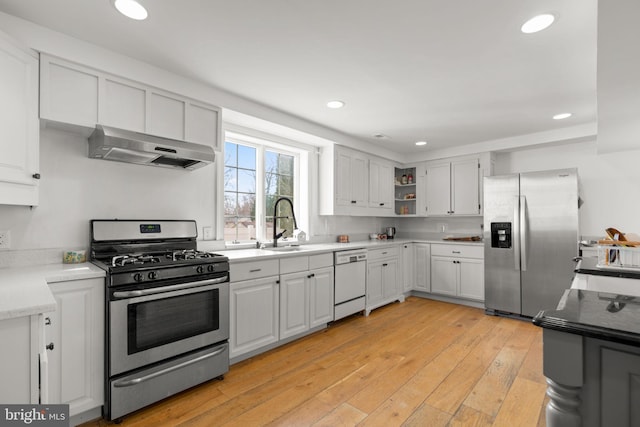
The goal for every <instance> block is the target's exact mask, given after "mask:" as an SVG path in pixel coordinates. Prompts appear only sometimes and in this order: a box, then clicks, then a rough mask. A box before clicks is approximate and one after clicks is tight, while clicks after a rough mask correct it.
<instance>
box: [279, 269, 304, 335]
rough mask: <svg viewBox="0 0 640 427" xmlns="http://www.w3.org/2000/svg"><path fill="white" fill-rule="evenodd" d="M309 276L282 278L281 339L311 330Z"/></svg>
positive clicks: (284, 276) (301, 274)
mask: <svg viewBox="0 0 640 427" xmlns="http://www.w3.org/2000/svg"><path fill="white" fill-rule="evenodd" d="M308 274H309V273H307V272H306V271H304V272H301V273H291V274H285V275H282V276H280V339H284V338H288V337H291V336H293V335H297V334H299V333H302V332H305V331H307V330H309V280H308V277H307V276H308Z"/></svg>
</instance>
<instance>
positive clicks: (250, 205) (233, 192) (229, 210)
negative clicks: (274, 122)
mask: <svg viewBox="0 0 640 427" xmlns="http://www.w3.org/2000/svg"><path fill="white" fill-rule="evenodd" d="M256 151H257V150H256V149H255V148H253V147H247V146H244V145H239V144H233V143H231V142H225V144H224V240H225V241H231V242H239V241H243V240H255V239H256V176H257V175H256V164H257V162H256Z"/></svg>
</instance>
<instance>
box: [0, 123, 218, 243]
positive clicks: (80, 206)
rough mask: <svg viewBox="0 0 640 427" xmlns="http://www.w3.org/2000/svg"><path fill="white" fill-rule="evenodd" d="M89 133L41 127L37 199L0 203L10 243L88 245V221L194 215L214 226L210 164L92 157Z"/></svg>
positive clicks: (0, 218)
mask: <svg viewBox="0 0 640 427" xmlns="http://www.w3.org/2000/svg"><path fill="white" fill-rule="evenodd" d="M87 145H88V143H87V139H86V138H83V137H82V136H80V135H76V134H72V133H66V132H62V131H59V130H55V129H48V128H47V129H42V130H41V133H40V174H41V176H42V178H41V180H40V205H39V206H37V207H34V208H32V209H31V208H29V207H24V206H7V205H0V230H10V231H11V249H12V250H19V249H41V248H67V249H74V248H76V249H81V248H88V246H89V220H90V219H99V218H100V219H103V218H120V219H129V218H133V219H135V218H138V219H140V218H148V219H195V220H196V221H197V223H198V227H199V230H198V232H199V234H200V235H202V227H203V226H214V225H215V212H216V204H215V193H214V191H215V179H216V176H215V175H216V174H215V167H214V166H211V165H209V166H205V167H204V168H201V169H197V170H195V171H182V170H174V169H165V168H158V167H151V166H141V165H133V164H127V163H119V162H111V161H105V160H95V159H90V158H88V157H87Z"/></svg>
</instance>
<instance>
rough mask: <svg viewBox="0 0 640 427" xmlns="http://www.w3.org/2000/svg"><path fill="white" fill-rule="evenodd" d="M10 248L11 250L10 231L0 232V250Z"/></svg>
mask: <svg viewBox="0 0 640 427" xmlns="http://www.w3.org/2000/svg"><path fill="white" fill-rule="evenodd" d="M10 248H11V231H9V230H4V231H2V230H0V249H10Z"/></svg>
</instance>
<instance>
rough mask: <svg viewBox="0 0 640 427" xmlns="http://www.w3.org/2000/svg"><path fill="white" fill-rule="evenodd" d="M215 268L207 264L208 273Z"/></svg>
mask: <svg viewBox="0 0 640 427" xmlns="http://www.w3.org/2000/svg"><path fill="white" fill-rule="evenodd" d="M215 269H216V268H215V267H214V266H213V265H209V266H207V271H208V272H209V273H213V272H214V271H215Z"/></svg>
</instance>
